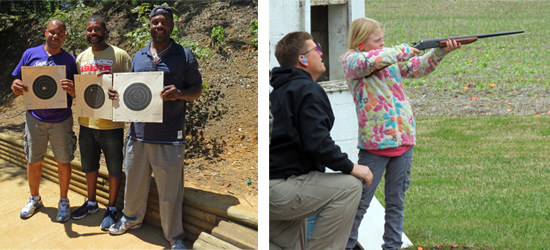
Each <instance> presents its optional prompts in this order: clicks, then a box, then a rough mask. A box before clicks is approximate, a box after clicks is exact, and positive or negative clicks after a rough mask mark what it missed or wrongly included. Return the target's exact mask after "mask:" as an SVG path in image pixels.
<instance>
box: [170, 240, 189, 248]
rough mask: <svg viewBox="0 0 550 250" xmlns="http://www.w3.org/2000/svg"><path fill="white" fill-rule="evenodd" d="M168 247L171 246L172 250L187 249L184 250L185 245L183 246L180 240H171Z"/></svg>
mask: <svg viewBox="0 0 550 250" xmlns="http://www.w3.org/2000/svg"><path fill="white" fill-rule="evenodd" d="M170 245H171V246H172V250H174V249H187V248H185V245H184V244H183V241H182V240H171V241H170Z"/></svg>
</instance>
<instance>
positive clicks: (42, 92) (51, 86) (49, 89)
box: [32, 76, 57, 100]
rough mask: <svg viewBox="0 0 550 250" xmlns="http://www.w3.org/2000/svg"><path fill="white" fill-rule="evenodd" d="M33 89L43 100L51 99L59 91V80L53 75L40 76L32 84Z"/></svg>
mask: <svg viewBox="0 0 550 250" xmlns="http://www.w3.org/2000/svg"><path fill="white" fill-rule="evenodd" d="M32 91H33V92H34V94H35V95H36V97H38V98H40V99H42V100H48V99H51V98H52V97H54V96H55V93H57V82H56V81H55V79H53V78H52V77H51V76H39V77H37V78H36V79H35V80H34V82H33V84H32Z"/></svg>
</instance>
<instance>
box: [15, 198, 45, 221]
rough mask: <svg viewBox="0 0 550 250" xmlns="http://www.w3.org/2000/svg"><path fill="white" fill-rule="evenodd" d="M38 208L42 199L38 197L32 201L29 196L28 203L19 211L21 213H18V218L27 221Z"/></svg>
mask: <svg viewBox="0 0 550 250" xmlns="http://www.w3.org/2000/svg"><path fill="white" fill-rule="evenodd" d="M40 207H42V199H41V198H40V196H38V200H33V198H32V196H31V197H30V198H29V201H28V202H27V205H25V207H23V209H21V213H19V217H21V219H28V218H30V217H31V216H32V215H33V214H34V212H35V211H36V210H37V209H38V208H40Z"/></svg>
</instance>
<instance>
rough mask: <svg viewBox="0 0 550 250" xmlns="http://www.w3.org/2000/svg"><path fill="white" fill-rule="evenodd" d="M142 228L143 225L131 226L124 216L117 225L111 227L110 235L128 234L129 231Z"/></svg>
mask: <svg viewBox="0 0 550 250" xmlns="http://www.w3.org/2000/svg"><path fill="white" fill-rule="evenodd" d="M140 227H141V223H139V224H131V223H130V222H128V221H127V220H126V217H124V216H122V218H120V220H119V221H117V222H116V223H115V224H113V225H111V227H109V234H110V235H120V234H123V233H126V231H128V230H129V229H138V228H140Z"/></svg>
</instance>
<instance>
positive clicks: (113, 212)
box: [71, 15, 132, 230]
mask: <svg viewBox="0 0 550 250" xmlns="http://www.w3.org/2000/svg"><path fill="white" fill-rule="evenodd" d="M107 34H108V31H107V28H106V26H105V21H104V20H103V18H101V17H100V16H97V15H93V16H91V17H89V18H88V20H86V37H87V40H88V42H89V43H90V44H91V45H92V46H91V47H90V48H88V49H86V50H85V51H83V52H82V53H80V54H79V55H78V56H77V59H76V65H77V69H78V73H80V74H96V75H98V76H99V75H101V74H104V73H108V74H110V73H116V72H130V70H131V66H132V59H131V58H130V56H129V55H128V53H127V52H126V51H124V50H122V49H120V48H117V47H115V46H112V45H108V44H107V43H106V42H105V39H106V38H107ZM77 98H83V97H77ZM78 122H79V124H80V133H79V138H78V141H79V146H80V157H81V162H82V170H83V171H84V172H85V173H86V182H87V186H88V200H87V201H85V202H84V204H83V205H82V206H81V207H80V208H78V209H77V210H75V211H73V212H72V213H71V218H73V219H77V220H78V219H82V218H84V217H86V215H87V214H89V213H97V211H99V207H98V205H97V200H96V184H97V177H98V170H99V160H100V156H101V152H103V154H104V156H105V162H106V163H107V169H108V170H109V205H108V206H107V208H106V209H105V216H104V218H103V221H102V222H101V226H100V228H101V229H102V230H109V227H110V226H111V225H112V224H113V223H115V222H116V220H117V215H118V211H117V209H116V207H115V203H116V198H117V196H118V191H119V189H120V182H121V177H122V160H123V153H122V148H123V145H124V123H123V122H113V121H111V120H105V119H100V118H91V117H79V119H78Z"/></svg>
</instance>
